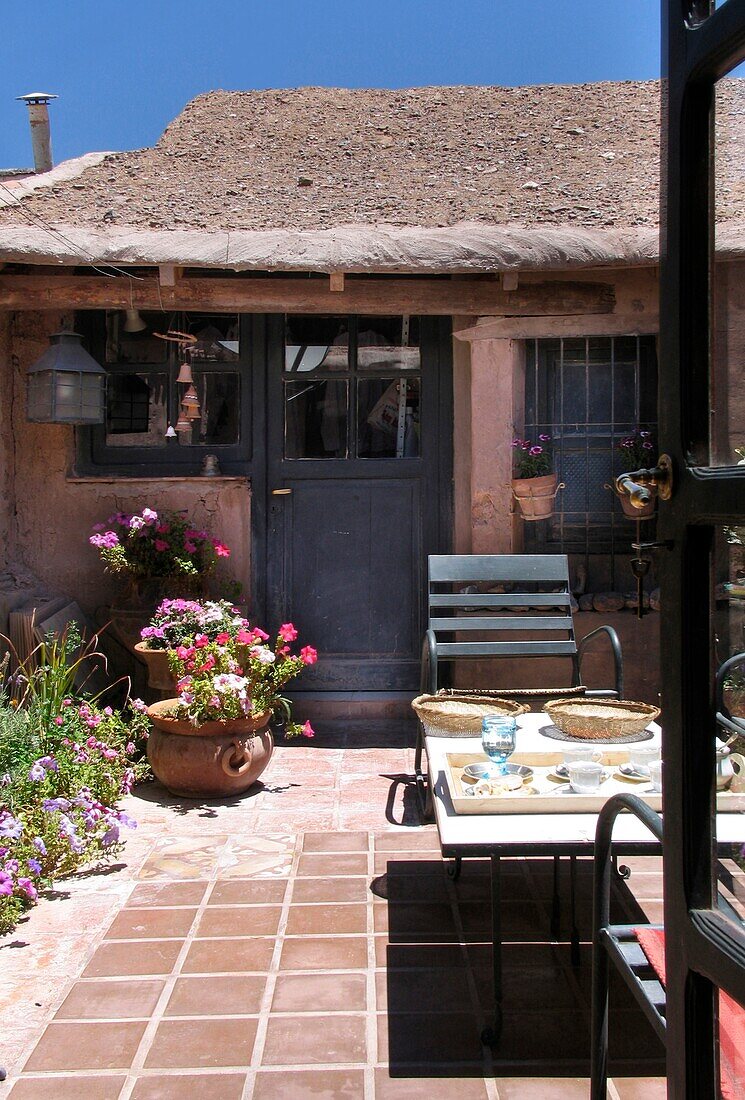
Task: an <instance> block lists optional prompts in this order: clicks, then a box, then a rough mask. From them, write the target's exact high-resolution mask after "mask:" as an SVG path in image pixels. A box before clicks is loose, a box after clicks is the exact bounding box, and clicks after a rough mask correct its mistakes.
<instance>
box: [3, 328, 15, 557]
mask: <svg viewBox="0 0 745 1100" xmlns="http://www.w3.org/2000/svg"><path fill="white" fill-rule="evenodd" d="M11 355H12V352H11V344H10V316H9V314H7V313H3V314H0V410H4V411H3V413H2V416H3V419H4V421H5V425H4V428H3V430H2V431H0V570H3V569H6V568H7V566H8V562H9V560H10V558H11V555H12V543H11V539H12V531H13V522H12V520H13V511H14V497H13V473H14V461H13V433H12V431H8V430H7V429H8V427H9V425H10V420H11V410H12V408H13V375H12V370H11Z"/></svg>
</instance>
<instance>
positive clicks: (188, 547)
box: [184, 539, 197, 554]
mask: <svg viewBox="0 0 745 1100" xmlns="http://www.w3.org/2000/svg"><path fill="white" fill-rule="evenodd" d="M184 550H185V551H186V553H187V554H196V552H197V548H196V546H195V545H194V543H193V542H191V541H190V540H189V539H184Z"/></svg>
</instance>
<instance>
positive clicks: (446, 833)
mask: <svg viewBox="0 0 745 1100" xmlns="http://www.w3.org/2000/svg"><path fill="white" fill-rule="evenodd" d="M550 724H551V720H550V718H549V717H548V715H547V714H542V713H529V714H523V715H521V716H520V718H518V731H517V742H516V747H515V752H516V753H533V752H553V753H559V752H561V751H562V749H563V747H564V745H565V744H566V742H564V741H559V740H556V739H554V738H550V737H547V736H545V734H543V733H542V732H541V730H542V728H543V727H545V726H549V725H550ZM648 729H649V730H650V732H652V734H653V737H652V739H651V740H648V741H646V742H645V744H646V745H650V746H653V745H658V746H659V745H660V743H661V742H660V737H661V731H660V727H659V726H658V725H657V724H656V723H652V724H651V725H650V726H649V727H648ZM425 744H426V750H427V760H428V770H429V781H430V789H431V792H432V802H433V805H434V811H435V820H436V823H437V832H438V834H439V839H440V849H441V851H442V855H443V856H444V857H445V858H449V859H455V860H456V873H457V870H458V869H459V865H460V860H461V859H469V858H470V859H479V858H488V859H489V860H490V866H491V909H492V947H493V950H492V968H493V979H494V1025H493V1027H487V1028H485V1029H484V1032H483V1033H482V1041H483V1042H484V1043H487V1044H489V1045H494V1044H496V1043H497V1042H498V1041H499V1036H500V1032H501V1026H502V958H501V954H502V953H501V947H502V935H501V921H500V858H501V857H502V856H554V857H557V856H569V857H570V859H571V865H570V866H571V873H572V874H573V873H574V860H575V858H576V857H577V856H580V855H581V856H592V855H593V854H594V845H595V827H596V825H597V819H598V815H597V814H596V813H545V814H544V813H530V814H515V813H503V814H500V813H489V814H486V813H484V814H456V813H455V811H454V809H453V805H452V801H451V798H450V790H449V787H448V782H447V778H446V771H447V760H446V757H447V754H448V753H481V752H482V749H481V739H480V738H479V737H427V738H426V740H425ZM628 747H629V749H631V748H633V745H629V746H628ZM598 748H600V749H602V748H607V749H611V748H612V749H615V750H618V749H624V748H626V745H624V744H617V743H614V742H611V741H608V742H605V741H603V742H598ZM717 835H718V839H719V840H720V841H721V842H722V843H733V842H738V843H739V842H742V841H743V840H744V839H745V824H744V823H743V819H742V815H740V814H736V813H727V814H724V813H723V814H719V815H718V816H717ZM613 850H614V853H615V854H617V855H655V854H658V853H659V852H660V850H661V849H660V845H659V843H658V842H657V840H656V839H655V838H654V837H653V836H652V834H651V833H650V832H648V830H647V829H646V828H645V827H644V825H642V823H641V822H640V821H638V820H637V819H636V818H635V817H633V816H632V815H631V814H621V815H620V816H619V818H618V819H617V821H616V824H615V828H614V831H613ZM555 866H556V864H555ZM555 882H556V879H555ZM555 896H556V895H555ZM572 908H573V905H572ZM573 925H574V921H573ZM552 926H553V921H552ZM553 931H554V929H553V927H552V932H553ZM572 940H573V942H574V946H575V949H576V951H577V952H578V947H579V938H578V934H577V931H576V927H573V928H572ZM574 957H577V958H578V954H577V955H575V954H574V953H573V958H574Z"/></svg>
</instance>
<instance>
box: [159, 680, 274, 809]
mask: <svg viewBox="0 0 745 1100" xmlns="http://www.w3.org/2000/svg"><path fill="white" fill-rule="evenodd" d="M177 703H178V699H162V700H161V701H160V702H158V703H153V704H152V705H151V706H149V707H148V708H147V714H148V717H149V719H150V722H151V724H152V727H153V728H152V730H151V732H150V737H149V739H148V743H147V756H148V760H149V761H150V766H151V767H152V769H153V771H154V773H155V775H156V777H157V778H158V779H159V780H160V781H161V783H163V785H164V786H165V787H167V788H168V790H169V791H170V792H171V794H175V795H179V796H182V797H186V798H226V797H230V796H234V795H239V794H243V793H244V792H245V791H247V790H248V788H249V787H251V786H252V785H253V784H254V783H255V782H256V780H257V779H258V778H259V776H260V775H261V773H262V772H263V771H264V769H265V768H266V766H267V764H268V763H269V761H270V759H271V756H272V752H273V751H274V740H273V738H272V735H271V733H270V731H269V730H268V729H266V728H265V727H266V725H267V722H268V721H269V717H270V714H269V711H266V712H265V713H264V714H260V715H258V717H256V718H235V719H230V720H227V721H224V722H203V723H202V725H201V726H194V725H192V723H191V722H189V721H187V720H185V719H179V718H170V717H169V716H168V712H169V711H173V709H174V708H175V707H176V705H177Z"/></svg>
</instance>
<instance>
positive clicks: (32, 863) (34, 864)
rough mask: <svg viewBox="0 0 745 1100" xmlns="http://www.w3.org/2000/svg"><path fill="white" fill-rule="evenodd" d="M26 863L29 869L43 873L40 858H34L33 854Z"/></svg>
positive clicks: (35, 872) (36, 872) (38, 873)
mask: <svg viewBox="0 0 745 1100" xmlns="http://www.w3.org/2000/svg"><path fill="white" fill-rule="evenodd" d="M26 863H27V864H28V869H29V871H33V872H34V874H35V875H40V874H41V864H40V863H39V861H38V859H34V858H33V856H32V857H31V858H30V859H27V860H26Z"/></svg>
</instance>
